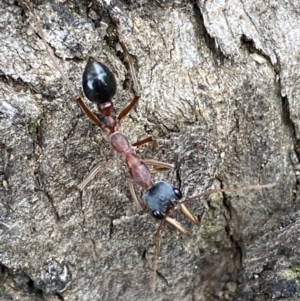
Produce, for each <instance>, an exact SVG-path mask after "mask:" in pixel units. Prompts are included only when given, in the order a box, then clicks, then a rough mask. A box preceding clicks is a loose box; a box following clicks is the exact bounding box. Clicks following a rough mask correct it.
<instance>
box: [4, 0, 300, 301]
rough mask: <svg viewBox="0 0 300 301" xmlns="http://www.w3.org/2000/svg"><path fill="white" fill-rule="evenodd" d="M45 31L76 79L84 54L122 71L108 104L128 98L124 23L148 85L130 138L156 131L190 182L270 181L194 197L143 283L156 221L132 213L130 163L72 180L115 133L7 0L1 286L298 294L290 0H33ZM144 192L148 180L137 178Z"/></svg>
mask: <svg viewBox="0 0 300 301" xmlns="http://www.w3.org/2000/svg"><path fill="white" fill-rule="evenodd" d="M34 7H35V10H36V13H37V15H38V16H39V18H40V20H41V23H42V25H43V29H44V32H45V35H46V38H47V41H48V43H49V46H50V47H51V49H52V50H53V52H54V53H55V56H56V58H57V60H58V61H59V64H60V65H61V66H62V67H63V68H64V70H65V72H66V75H67V77H68V78H69V79H70V80H71V81H72V84H73V85H74V88H75V89H76V90H77V91H81V74H82V72H83V69H84V65H85V59H86V58H87V56H89V55H92V56H94V57H98V58H100V60H101V61H102V62H104V63H105V64H107V65H108V66H109V67H110V69H111V70H112V71H113V72H114V74H115V75H116V78H117V81H118V92H117V96H116V97H115V100H114V101H115V107H116V110H117V111H120V109H121V108H123V107H124V106H125V105H126V104H127V103H128V102H129V101H130V99H131V98H132V89H131V83H130V81H129V80H128V77H127V75H126V74H127V70H126V67H125V65H124V63H123V62H122V60H121V59H120V57H119V56H118V55H117V52H116V48H115V46H116V42H117V36H116V32H115V25H114V23H113V22H112V19H116V18H118V19H119V20H120V22H121V31H122V33H123V35H124V38H125V43H126V45H127V47H128V50H129V52H130V54H131V55H132V57H133V58H134V63H135V67H136V69H137V74H138V80H139V83H140V85H141V87H142V97H141V100H140V102H139V104H138V106H137V108H136V109H135V110H134V112H132V114H131V116H130V118H127V119H126V120H124V122H123V126H124V131H125V133H126V135H128V137H130V140H131V141H133V142H134V141H136V140H138V139H140V138H142V137H145V136H146V135H147V134H153V135H154V136H155V137H157V138H160V139H164V141H165V144H164V146H163V147H162V148H161V149H160V150H159V151H158V152H156V153H154V154H153V153H151V151H150V148H149V147H142V148H140V149H139V154H140V155H141V157H142V158H155V159H156V160H160V161H165V162H169V163H174V164H175V166H176V168H175V169H174V170H173V171H171V172H164V173H159V174H157V175H155V178H156V180H159V179H164V180H165V181H168V182H169V183H172V184H173V185H174V186H177V187H179V186H180V187H181V189H182V190H183V193H184V195H185V196H187V197H189V196H192V195H194V194H196V193H198V192H200V191H204V190H206V189H209V188H210V187H211V185H212V184H213V183H214V185H215V186H216V187H224V188H233V187H239V186H247V185H252V184H264V183H272V182H276V183H277V186H276V187H274V188H272V189H265V190H260V191H250V192H247V193H244V192H243V193H242V192H241V193H236V194H230V195H229V194H220V195H217V196H216V195H215V196H213V197H212V198H210V199H205V200H203V199H201V200H197V201H194V202H191V203H190V204H188V207H189V208H190V209H191V210H192V211H193V212H194V213H195V214H196V215H197V216H198V217H199V219H200V220H201V227H200V228H198V229H197V228H195V227H193V226H192V225H191V224H189V223H188V222H186V221H185V220H184V218H183V216H182V214H180V212H179V211H176V212H175V213H174V216H175V217H176V219H177V220H179V221H180V222H182V223H183V224H184V225H185V226H186V227H187V228H188V229H189V230H190V231H191V233H192V235H191V237H189V238H187V237H183V236H182V235H179V234H178V232H176V231H175V230H174V229H172V228H171V227H169V226H166V227H165V228H164V230H163V233H162V238H161V249H160V257H159V261H158V279H157V292H156V293H155V294H152V293H151V291H150V283H151V277H152V272H151V266H152V258H153V238H152V235H153V233H154V232H155V229H156V227H157V222H156V221H155V220H154V219H153V218H152V217H151V216H150V215H149V214H139V213H138V212H137V210H136V207H135V205H134V203H133V202H132V200H131V196H130V193H129V190H128V188H127V186H126V171H125V169H124V167H123V166H122V164H121V163H120V162H119V161H118V160H110V161H109V162H108V163H107V165H106V167H105V168H103V171H101V172H100V173H99V175H98V176H97V177H96V178H95V179H94V180H93V181H92V182H91V183H90V185H89V186H88V187H87V188H86V189H85V190H84V192H83V193H78V192H75V191H74V192H71V193H67V191H68V188H70V187H72V185H76V184H79V183H80V182H81V181H82V179H83V178H84V177H85V176H86V175H87V174H88V173H89V171H90V170H91V169H92V167H93V166H95V165H96V164H97V163H98V162H100V161H102V160H105V158H106V156H107V155H108V153H109V146H108V144H107V143H106V142H105V140H104V139H103V138H102V136H101V133H100V131H99V130H98V129H97V128H96V127H95V126H94V125H92V124H91V123H90V122H89V121H88V119H87V118H86V116H85V115H83V114H82V113H81V111H80V109H79V108H78V106H77V105H76V103H75V102H74V101H73V99H72V95H71V94H70V93H69V91H68V90H67V88H66V85H65V83H64V81H63V80H62V78H61V76H60V74H59V73H58V72H57V70H56V69H55V68H54V66H53V63H52V61H51V60H50V58H49V55H48V53H47V51H46V50H45V46H44V45H43V43H42V42H41V39H40V37H39V32H38V28H37V24H36V21H35V20H34V18H33V17H32V15H31V14H30V13H29V11H28V9H27V8H26V6H25V5H24V3H22V2H19V3H18V2H16V1H9V0H4V1H3V0H2V1H1V3H0V24H1V25H0V30H1V31H0V53H1V56H0V68H1V69H0V70H1V82H0V90H1V94H0V95H1V96H0V113H1V115H0V130H1V131H0V135H1V161H0V163H1V164H0V178H1V183H2V184H3V185H2V186H1V188H0V238H1V243H0V262H1V268H0V278H1V283H0V299H1V300H25V301H26V300H43V299H46V300H66V301H67V300H70V301H72V300H155V301H159V300H180V301H189V300H190V301H191V300H193V301H196V300H270V299H271V298H274V299H276V298H277V299H278V300H281V299H283V298H286V299H285V300H296V299H297V293H298V294H299V292H300V287H299V277H300V260H299V256H300V254H299V253H300V251H299V250H300V247H299V238H298V237H299V231H300V223H299V220H300V206H299V200H298V198H297V195H298V186H297V181H296V176H295V172H294V170H293V165H292V163H291V162H290V159H289V152H290V151H291V150H292V149H293V145H294V143H295V142H296V137H298V136H299V130H300V122H299V120H300V119H299V118H298V116H299V110H300V106H299V94H300V91H299V72H300V71H299V70H300V69H299V58H300V54H299V47H300V30H299V28H300V6H299V3H298V1H293V0H290V1H267V2H266V1H262V0H257V1H237V0H232V1H219V0H216V1H204V0H199V1H197V2H191V1H149V2H148V1H137V2H135V1H124V2H119V1H116V2H114V1H92V2H85V1H58V0H57V1H37V2H35V3H34ZM139 196H141V193H140V192H139Z"/></svg>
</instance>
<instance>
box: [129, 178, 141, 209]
mask: <svg viewBox="0 0 300 301" xmlns="http://www.w3.org/2000/svg"><path fill="white" fill-rule="evenodd" d="M127 184H128V187H129V191H130V193H131V196H132V198H133V200H134V202H135V203H136V205H137V207H138V210H139V211H143V208H142V206H141V203H140V201H139V199H138V197H137V195H136V193H135V190H134V187H133V183H132V181H131V179H130V178H127Z"/></svg>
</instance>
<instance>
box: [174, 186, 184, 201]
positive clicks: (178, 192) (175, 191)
mask: <svg viewBox="0 0 300 301" xmlns="http://www.w3.org/2000/svg"><path fill="white" fill-rule="evenodd" d="M173 191H174V193H175V196H176V198H177V200H180V199H181V198H182V192H181V191H180V190H179V189H178V188H173Z"/></svg>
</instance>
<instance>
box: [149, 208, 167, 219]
mask: <svg viewBox="0 0 300 301" xmlns="http://www.w3.org/2000/svg"><path fill="white" fill-rule="evenodd" d="M152 216H153V217H155V218H157V219H163V218H164V216H165V215H164V214H163V213H162V212H161V211H159V210H153V211H152Z"/></svg>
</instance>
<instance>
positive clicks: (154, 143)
mask: <svg viewBox="0 0 300 301" xmlns="http://www.w3.org/2000/svg"><path fill="white" fill-rule="evenodd" d="M149 142H152V143H151V144H152V148H151V151H152V152H155V151H156V150H157V149H158V141H157V139H155V138H153V137H152V136H148V137H147V138H145V139H142V140H139V141H136V142H134V143H133V144H132V146H142V145H144V144H146V143H149Z"/></svg>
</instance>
